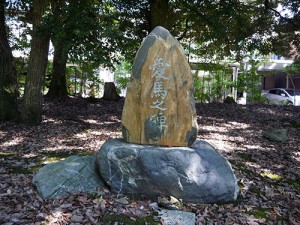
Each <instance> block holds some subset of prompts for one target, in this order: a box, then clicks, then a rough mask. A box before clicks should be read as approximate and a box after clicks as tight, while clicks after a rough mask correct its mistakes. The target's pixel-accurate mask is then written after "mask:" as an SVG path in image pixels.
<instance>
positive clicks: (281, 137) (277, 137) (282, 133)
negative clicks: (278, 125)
mask: <svg viewBox="0 0 300 225" xmlns="http://www.w3.org/2000/svg"><path fill="white" fill-rule="evenodd" d="M287 132H288V131H287V129H269V130H266V131H265V132H264V134H263V136H264V137H265V138H267V139H269V140H270V141H277V142H284V141H287V139H288V135H287Z"/></svg>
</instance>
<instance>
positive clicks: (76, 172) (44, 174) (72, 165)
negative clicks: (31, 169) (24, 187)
mask: <svg viewBox="0 0 300 225" xmlns="http://www.w3.org/2000/svg"><path fill="white" fill-rule="evenodd" d="M32 182H33V184H34V185H35V186H36V187H37V191H38V193H39V195H40V196H41V197H42V198H45V199H48V198H58V197H62V196H67V195H69V194H70V193H77V192H93V191H96V190H97V189H101V188H103V187H104V184H103V182H102V181H101V180H100V178H99V176H98V175H97V169H96V168H95V157H94V156H70V157H68V158H66V159H65V160H63V161H60V162H55V163H51V164H48V165H46V166H44V167H42V168H41V169H40V170H39V171H38V173H37V174H36V175H35V176H34V177H33V181H32Z"/></svg>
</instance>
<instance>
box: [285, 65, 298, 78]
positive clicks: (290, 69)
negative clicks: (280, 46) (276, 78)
mask: <svg viewBox="0 0 300 225" xmlns="http://www.w3.org/2000/svg"><path fill="white" fill-rule="evenodd" d="M299 71H300V64H298V63H293V64H291V65H289V66H286V67H285V68H284V72H286V73H287V75H288V76H289V77H293V76H295V75H296V74H297V73H298V72H299Z"/></svg>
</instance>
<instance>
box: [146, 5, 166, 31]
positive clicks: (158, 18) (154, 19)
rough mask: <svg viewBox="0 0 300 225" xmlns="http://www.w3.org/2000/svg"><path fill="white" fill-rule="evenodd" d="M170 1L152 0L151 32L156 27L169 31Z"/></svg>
mask: <svg viewBox="0 0 300 225" xmlns="http://www.w3.org/2000/svg"><path fill="white" fill-rule="evenodd" d="M168 13H169V0H150V16H151V21H150V31H151V30H153V29H154V28H155V27H156V26H163V27H165V28H167V29H169V27H168V26H169V24H168Z"/></svg>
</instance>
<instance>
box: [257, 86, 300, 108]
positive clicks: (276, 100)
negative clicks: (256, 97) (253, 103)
mask: <svg viewBox="0 0 300 225" xmlns="http://www.w3.org/2000/svg"><path fill="white" fill-rule="evenodd" d="M263 96H264V97H266V98H267V99H268V102H269V103H271V104H272V103H273V104H286V105H295V106H300V91H298V90H296V91H294V90H293V89H285V88H273V89H270V90H268V91H266V92H265V93H264V95H263Z"/></svg>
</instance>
